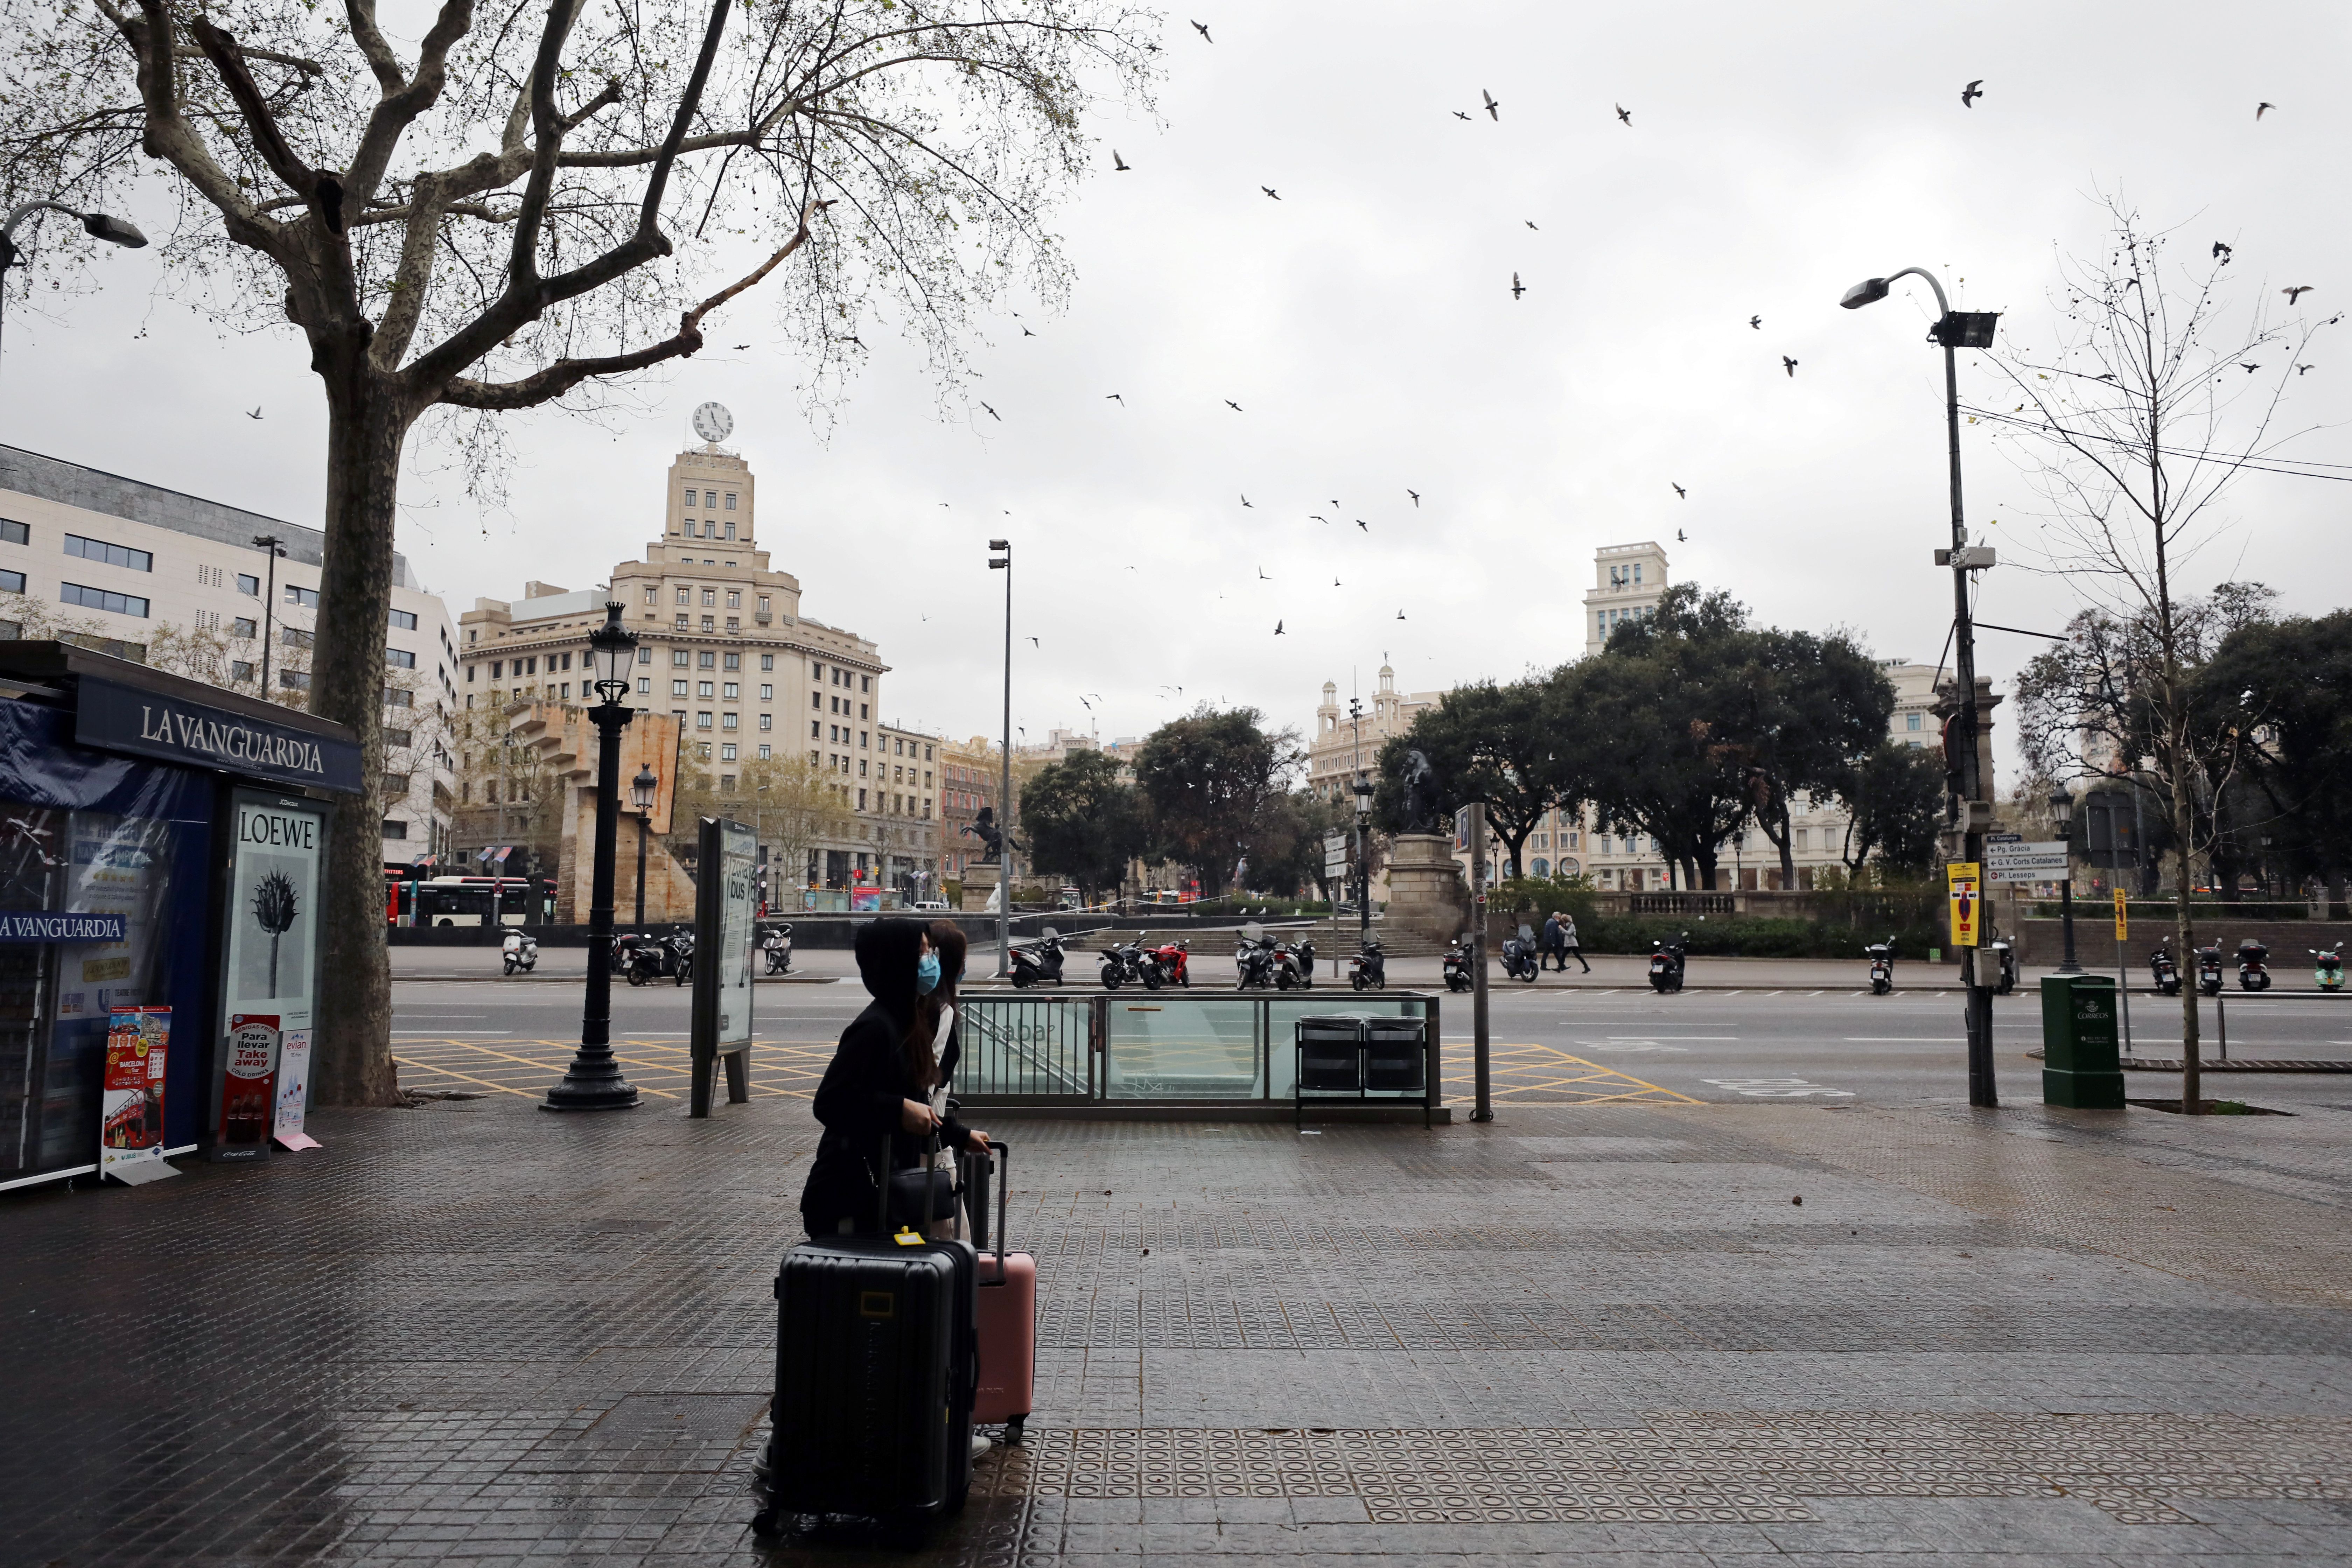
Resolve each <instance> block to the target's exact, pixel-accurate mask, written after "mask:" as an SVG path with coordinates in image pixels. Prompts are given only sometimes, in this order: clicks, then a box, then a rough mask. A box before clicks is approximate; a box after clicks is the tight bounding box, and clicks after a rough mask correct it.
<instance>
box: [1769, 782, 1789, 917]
mask: <svg viewBox="0 0 2352 1568" xmlns="http://www.w3.org/2000/svg"><path fill="white" fill-rule="evenodd" d="M1772 816H1773V818H1774V820H1776V821H1778V822H1779V823H1780V834H1779V836H1778V837H1774V836H1773V835H1772V834H1770V833H1769V832H1768V833H1767V834H1766V835H1765V837H1768V838H1771V839H1772V843H1773V846H1774V847H1776V848H1778V849H1779V850H1780V886H1781V887H1783V888H1786V889H1789V890H1790V892H1794V891H1796V889H1797V860H1796V857H1795V856H1794V855H1792V854H1791V853H1790V848H1789V846H1790V841H1791V840H1792V839H1793V838H1794V837H1796V835H1795V833H1794V832H1793V831H1792V830H1791V828H1790V823H1789V797H1788V796H1787V795H1782V794H1780V792H1779V791H1777V790H1775V791H1774V792H1773V795H1772Z"/></svg>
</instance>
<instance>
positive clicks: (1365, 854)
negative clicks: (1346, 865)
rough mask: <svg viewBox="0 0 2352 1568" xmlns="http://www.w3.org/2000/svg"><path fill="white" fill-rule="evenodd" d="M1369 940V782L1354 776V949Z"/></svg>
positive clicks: (1370, 887)
mask: <svg viewBox="0 0 2352 1568" xmlns="http://www.w3.org/2000/svg"><path fill="white" fill-rule="evenodd" d="M1371 939H1372V781H1371V780H1370V779H1368V778H1366V777H1365V776H1364V775H1363V774H1362V773H1358V774H1357V775H1356V945H1357V946H1358V947H1361V946H1363V945H1364V943H1366V942H1370V940H1371Z"/></svg>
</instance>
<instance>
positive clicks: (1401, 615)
mask: <svg viewBox="0 0 2352 1568" xmlns="http://www.w3.org/2000/svg"><path fill="white" fill-rule="evenodd" d="M1397 619H1398V620H1402V619H1404V612H1403V611H1402V610H1399V611H1398V612H1397Z"/></svg>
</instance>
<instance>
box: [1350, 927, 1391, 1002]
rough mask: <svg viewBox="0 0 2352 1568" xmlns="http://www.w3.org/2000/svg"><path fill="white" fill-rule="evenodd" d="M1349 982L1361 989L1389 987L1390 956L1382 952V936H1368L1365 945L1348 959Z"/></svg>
mask: <svg viewBox="0 0 2352 1568" xmlns="http://www.w3.org/2000/svg"><path fill="white" fill-rule="evenodd" d="M1348 984H1350V985H1352V986H1354V987H1355V988H1356V989H1357V990H1359V991H1385V990H1387V989H1388V984H1389V964H1388V956H1387V955H1386V954H1385V953H1383V952H1381V942H1380V938H1378V937H1371V936H1368V937H1366V938H1365V939H1364V945H1363V947H1362V948H1361V949H1360V950H1359V951H1358V952H1357V953H1356V956H1355V957H1353V958H1351V959H1349V960H1348Z"/></svg>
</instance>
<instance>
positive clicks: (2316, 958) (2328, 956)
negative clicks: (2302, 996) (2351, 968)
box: [2304, 944, 2344, 991]
mask: <svg viewBox="0 0 2352 1568" xmlns="http://www.w3.org/2000/svg"><path fill="white" fill-rule="evenodd" d="M2304 951H2305V952H2308V953H2309V954H2311V978H2312V980H2313V981H2314V982H2315V984H2317V985H2318V986H2319V988H2320V989H2321V990H2322V991H2341V990H2343V989H2344V951H2343V948H2342V946H2341V945H2340V944H2339V945H2338V946H2336V947H2327V948H2319V947H2307V948H2305V949H2304Z"/></svg>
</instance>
